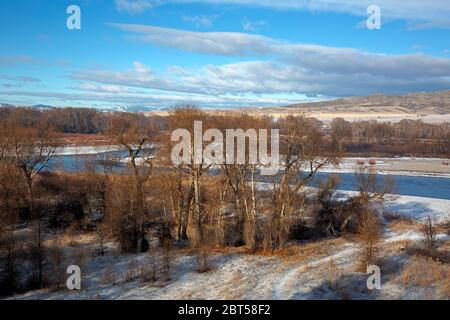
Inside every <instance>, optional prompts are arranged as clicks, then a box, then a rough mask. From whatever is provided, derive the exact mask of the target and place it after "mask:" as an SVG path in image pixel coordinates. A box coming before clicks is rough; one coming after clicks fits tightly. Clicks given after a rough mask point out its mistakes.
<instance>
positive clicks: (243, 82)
mask: <svg viewBox="0 0 450 320" xmlns="http://www.w3.org/2000/svg"><path fill="white" fill-rule="evenodd" d="M71 5H76V6H78V7H79V9H80V19H79V20H80V22H81V23H80V29H69V28H68V27H67V20H68V19H69V20H70V21H71V22H73V21H75V20H73V19H71V18H72V13H73V11H70V12H69V13H67V8H68V7H69V6H71ZM370 5H375V6H377V7H378V8H379V10H380V21H381V28H379V29H373V28H368V26H367V20H368V19H369V20H370V21H369V22H373V21H374V20H371V19H372V18H373V17H371V18H369V16H371V15H372V13H373V12H372V11H370V12H369V13H368V10H367V9H368V7H369V6H370ZM0 25H1V29H0V103H9V104H15V105H36V104H45V105H51V106H58V107H68V106H72V107H96V108H111V107H136V108H139V107H155V108H158V107H171V106H175V105H180V104H194V105H197V106H200V107H205V108H216V107H245V106H273V105H288V104H294V103H299V102H307V101H320V100H327V99H333V98H338V97H344V96H362V95H371V94H377V93H383V94H405V93H409V92H418V91H438V90H449V89H450V1H447V0H427V1H423V0H409V1H403V0H346V1H343V0H342V1H341V0H316V1H311V0H277V1H272V0H78V1H76V0H70V1H67V0H2V1H0Z"/></svg>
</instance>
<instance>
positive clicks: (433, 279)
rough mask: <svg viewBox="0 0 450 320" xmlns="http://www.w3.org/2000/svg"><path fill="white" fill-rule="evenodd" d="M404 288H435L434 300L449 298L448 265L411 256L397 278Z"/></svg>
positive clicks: (449, 277)
mask: <svg viewBox="0 0 450 320" xmlns="http://www.w3.org/2000/svg"><path fill="white" fill-rule="evenodd" d="M398 282H399V283H401V284H402V285H403V286H405V287H420V288H424V289H426V288H435V289H436V298H444V299H449V298H450V265H448V264H443V263H440V262H436V261H434V260H433V259H431V258H427V257H423V256H413V257H412V258H411V260H410V262H409V263H408V264H406V266H405V268H404V269H403V270H402V272H401V274H400V276H399V277H398Z"/></svg>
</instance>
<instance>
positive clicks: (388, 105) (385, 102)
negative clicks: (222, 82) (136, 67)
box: [0, 90, 450, 116]
mask: <svg viewBox="0 0 450 320" xmlns="http://www.w3.org/2000/svg"><path fill="white" fill-rule="evenodd" d="M0 107H19V106H16V105H11V104H7V103H1V104H0ZM21 107H29V108H33V109H38V110H50V109H54V108H56V107H55V106H49V105H42V104H38V105H32V106H21ZM94 108H95V107H94ZM95 109H97V110H100V111H104V112H115V111H119V112H145V113H149V114H151V113H152V112H156V113H157V112H165V111H168V110H169V109H170V108H168V107H161V106H117V107H109V108H104V107H98V108H95ZM214 110H215V111H210V112H217V111H220V110H225V109H221V108H217V109H214ZM227 110H230V109H227ZM235 110H237V111H245V112H250V113H268V114H270V113H289V112H305V113H314V114H316V113H330V114H347V113H362V114H415V115H422V116H426V115H444V114H450V90H449V91H438V92H429V93H428V92H416V93H409V94H406V95H384V94H374V95H371V96H367V97H347V98H340V99H336V100H329V101H322V102H307V103H298V104H294V105H289V106H279V107H248V108H238V109H235Z"/></svg>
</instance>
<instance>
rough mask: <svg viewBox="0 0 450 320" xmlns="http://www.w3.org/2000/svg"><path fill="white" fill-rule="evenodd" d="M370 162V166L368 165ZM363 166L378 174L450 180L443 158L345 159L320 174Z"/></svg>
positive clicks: (447, 167) (447, 163) (449, 161)
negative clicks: (433, 177)
mask: <svg viewBox="0 0 450 320" xmlns="http://www.w3.org/2000/svg"><path fill="white" fill-rule="evenodd" d="M370 162H372V164H370ZM361 164H362V166H365V167H367V168H370V169H372V170H374V171H375V172H376V173H378V174H390V175H407V176H435V177H445V178H450V160H448V159H443V158H415V157H395V158H363V157H347V158H342V159H341V160H340V163H339V165H337V166H335V165H329V166H327V167H326V168H324V169H323V170H321V171H322V172H335V173H352V172H355V168H356V167H357V166H361Z"/></svg>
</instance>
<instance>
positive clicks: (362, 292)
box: [14, 192, 450, 300]
mask: <svg viewBox="0 0 450 320" xmlns="http://www.w3.org/2000/svg"><path fill="white" fill-rule="evenodd" d="M344 194H347V195H348V194H349V192H344ZM341 196H342V195H341ZM386 209H387V210H389V211H392V212H396V213H401V214H403V215H406V216H408V217H410V218H413V219H415V220H423V219H424V218H426V217H427V216H428V215H430V216H432V217H435V218H436V219H439V220H445V219H447V218H448V216H449V214H450V200H439V199H430V198H420V197H406V196H401V197H397V198H396V199H393V200H391V201H389V202H388V203H387V204H386ZM418 238H419V235H418V233H417V232H416V231H415V230H403V231H398V230H397V231H394V230H391V229H390V228H389V227H387V228H386V231H385V237H384V244H383V245H382V246H381V247H382V248H383V250H387V252H389V253H386V255H387V256H388V258H386V259H387V260H386V261H385V265H386V266H385V267H383V268H384V269H382V270H387V271H386V273H387V275H383V277H382V279H383V280H382V281H383V282H382V283H383V286H382V289H381V290H379V291H368V290H367V287H366V280H367V277H368V276H367V275H365V274H363V273H357V272H354V270H355V260H356V259H355V256H356V254H357V253H358V250H359V248H358V246H357V244H355V243H354V242H352V241H351V240H344V239H328V240H322V241H320V242H317V243H309V244H298V245H294V246H292V247H290V248H288V250H287V252H283V253H280V254H275V255H272V256H265V255H250V254H246V253H245V252H244V251H243V250H242V249H229V250H228V249H227V250H225V251H224V250H222V251H221V252H211V253H210V257H209V264H210V266H211V271H209V272H206V273H198V272H197V271H196V259H195V255H193V254H192V253H191V252H190V251H189V250H187V249H179V250H176V251H173V253H172V259H171V260H172V263H171V271H170V280H168V281H163V280H161V279H159V280H157V281H156V282H143V281H142V280H141V279H140V277H139V274H140V271H139V270H140V269H141V268H146V267H148V266H150V265H151V261H152V260H151V257H150V256H149V255H148V254H139V255H121V254H119V253H118V251H117V249H116V248H115V247H114V246H113V245H112V244H109V246H108V249H107V254H106V255H105V256H104V257H101V256H98V255H97V256H91V257H90V258H89V259H87V260H88V261H87V263H86V264H85V265H84V266H83V267H82V275H83V280H82V287H83V288H82V290H81V291H67V290H62V291H51V290H41V291H34V292H30V293H27V294H25V295H20V296H15V297H14V299H133V300H139V299H171V300H173V299H423V298H429V297H428V296H424V295H425V293H424V292H425V290H426V289H423V290H418V289H417V290H407V289H406V288H404V287H402V286H400V285H399V284H398V282H397V281H396V277H397V276H396V274H395V272H398V268H400V266H402V265H404V264H405V263H407V261H408V258H407V256H406V254H405V253H404V252H403V251H402V250H403V249H404V245H403V244H404V243H405V242H406V241H415V240H417V239H418ZM439 238H440V239H442V240H444V241H449V237H448V236H447V235H444V234H440V235H439ZM84 249H88V250H90V251H91V252H93V251H94V249H95V245H94V244H92V243H89V242H88V244H85V245H84ZM71 250H75V249H74V248H72V249H71ZM428 294H429V293H428Z"/></svg>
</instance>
